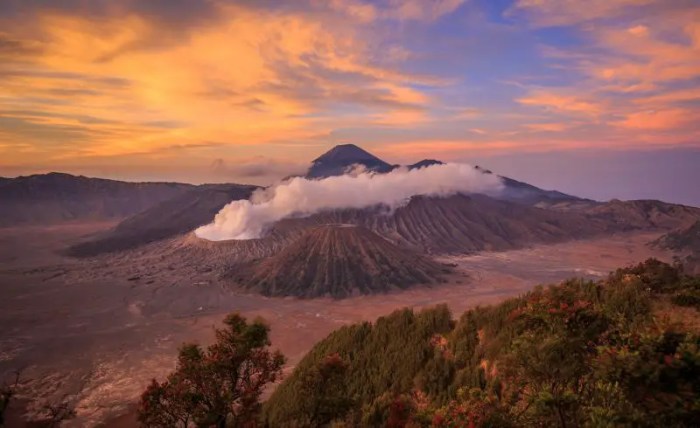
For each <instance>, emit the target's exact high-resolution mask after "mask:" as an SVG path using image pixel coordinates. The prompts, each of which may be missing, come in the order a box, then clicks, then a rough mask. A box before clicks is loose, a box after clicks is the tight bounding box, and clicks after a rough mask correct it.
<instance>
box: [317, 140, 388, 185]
mask: <svg viewBox="0 0 700 428" xmlns="http://www.w3.org/2000/svg"><path fill="white" fill-rule="evenodd" d="M353 166H361V167H364V168H365V169H367V170H369V171H373V172H380V173H384V172H389V171H391V170H392V169H393V168H394V167H393V166H392V165H390V164H388V163H387V162H384V161H383V160H381V159H379V158H378V157H376V156H374V155H373V154H371V153H369V152H367V151H365V150H363V149H361V148H359V147H357V146H356V145H354V144H341V145H339V146H335V147H333V148H332V149H330V150H329V151H327V152H326V153H324V154H323V155H321V156H319V157H318V158H316V159H314V161H313V163H312V165H311V168H309V171H308V172H307V173H306V177H307V178H326V177H332V176H336V175H343V174H345V173H346V172H348V170H349V169H351V168H352V167H353Z"/></svg>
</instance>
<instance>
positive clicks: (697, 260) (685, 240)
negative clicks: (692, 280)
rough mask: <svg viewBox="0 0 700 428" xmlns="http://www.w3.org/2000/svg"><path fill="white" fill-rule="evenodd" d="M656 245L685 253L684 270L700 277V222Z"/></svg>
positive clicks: (663, 238) (671, 234)
mask: <svg viewBox="0 0 700 428" xmlns="http://www.w3.org/2000/svg"><path fill="white" fill-rule="evenodd" d="M654 244H655V245H659V246H660V247H662V248H667V249H670V250H675V251H679V252H681V253H683V254H684V258H683V259H682V262H683V265H684V268H685V269H686V270H687V271H688V272H691V273H695V274H698V275H700V220H698V221H697V222H695V223H693V224H692V225H691V226H690V227H687V228H683V229H678V230H675V231H673V232H669V233H667V234H666V235H664V236H662V237H661V238H660V239H659V240H658V241H656V242H655V243H654Z"/></svg>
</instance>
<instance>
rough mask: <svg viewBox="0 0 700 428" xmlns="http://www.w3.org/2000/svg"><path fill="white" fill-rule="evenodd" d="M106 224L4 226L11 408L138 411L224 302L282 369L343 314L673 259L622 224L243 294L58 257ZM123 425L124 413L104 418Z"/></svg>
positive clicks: (113, 262) (100, 415)
mask: <svg viewBox="0 0 700 428" xmlns="http://www.w3.org/2000/svg"><path fill="white" fill-rule="evenodd" d="M111 226H113V223H81V224H67V225H65V224H64V225H58V226H41V227H39V226H34V227H21V228H6V229H0V326H1V327H0V376H2V377H1V378H0V379H9V378H11V377H12V376H13V372H14V371H20V373H21V374H20V382H21V384H20V385H21V387H20V394H19V398H20V400H19V401H18V402H17V403H19V404H22V406H21V407H19V404H17V403H16V405H15V408H14V409H13V410H14V415H15V416H14V417H15V418H17V417H18V416H17V415H18V414H20V413H22V414H24V413H26V414H27V415H30V416H31V415H33V414H36V412H37V410H38V409H39V407H40V406H41V405H42V404H43V403H46V402H57V401H61V400H66V401H68V402H69V403H71V404H72V405H74V406H75V409H76V411H77V417H76V418H75V419H73V420H72V421H70V422H69V423H68V424H67V426H95V425H98V424H100V423H104V422H105V421H120V419H113V418H115V417H118V416H119V415H122V414H124V413H131V415H132V416H130V417H132V418H133V403H134V402H135V401H136V400H137V399H138V396H139V394H140V393H141V392H142V391H143V389H144V388H145V386H146V385H147V383H148V382H149V381H150V379H151V378H154V377H155V378H159V379H160V378H163V377H165V376H166V375H167V373H168V372H170V371H171V370H172V369H173V368H174V366H175V358H176V352H177V349H178V347H179V346H180V345H181V344H182V343H183V342H189V341H195V342H198V343H202V344H207V343H209V342H210V341H211V340H212V338H213V333H212V329H213V327H214V326H217V325H218V324H219V323H220V322H221V320H222V319H223V317H224V316H225V315H226V314H228V313H230V312H236V311H237V312H240V313H242V314H243V315H244V316H246V317H249V318H255V317H262V318H264V319H265V320H266V321H267V322H268V323H269V325H270V327H271V329H272V332H271V339H272V345H273V347H275V348H279V349H280V350H281V351H282V352H283V353H284V354H285V355H286V356H287V357H288V364H287V366H286V368H285V371H286V372H287V373H288V372H289V371H290V370H291V369H292V368H293V367H294V365H295V364H296V363H297V362H298V361H299V360H300V359H301V358H302V357H303V355H304V354H305V353H306V352H307V351H308V350H309V349H310V348H311V347H312V346H313V345H314V343H316V342H317V341H319V340H321V339H323V338H324V337H325V336H326V335H327V334H328V333H329V332H331V331H333V330H335V329H337V328H339V327H340V326H342V325H345V324H348V323H353V322H358V321H371V320H375V319H376V318H377V317H380V316H382V315H386V314H389V313H390V312H392V311H393V310H396V309H400V308H403V307H412V308H416V309H420V308H423V307H427V306H432V305H436V304H441V303H446V304H448V305H449V307H450V308H451V310H452V311H453V314H454V316H455V317H458V316H459V315H460V314H461V313H462V312H463V311H464V310H466V309H469V308H471V307H474V306H477V305H486V304H491V303H496V302H498V301H501V300H503V299H505V298H507V297H511V296H516V295H519V294H522V293H524V292H526V291H527V290H529V289H531V288H532V287H533V286H535V285H537V284H541V283H556V282H559V281H561V280H564V279H566V278H570V277H585V278H599V277H603V276H605V275H607V273H608V272H609V271H611V270H614V269H615V268H617V267H621V266H625V265H628V264H631V263H637V262H640V261H643V260H644V259H646V258H648V257H657V258H659V259H662V260H665V261H670V260H671V259H672V257H673V253H670V252H667V251H663V250H659V249H656V248H652V247H650V246H649V245H648V243H649V242H651V241H653V240H654V239H656V238H658V237H659V236H660V233H648V232H646V233H634V234H619V235H612V236H606V237H602V238H595V239H587V240H579V241H570V242H566V243H561V244H554V245H535V246H532V247H529V248H524V249H519V250H512V251H505V252H490V253H480V254H475V255H460V256H444V257H440V258H439V259H438V260H439V261H442V262H445V263H451V264H454V265H456V268H455V273H454V274H452V275H451V276H450V277H449V278H448V279H447V282H445V283H442V284H433V285H429V286H417V287H414V288H412V289H410V290H407V291H396V292H391V293H388V294H381V295H373V296H361V297H351V298H347V299H342V300H333V299H330V298H318V299H308V300H300V299H296V298H268V297H264V296H260V295H255V294H250V293H246V292H242V291H240V290H237V289H235V288H232V287H231V286H230V285H229V284H227V283H225V282H222V281H221V280H219V279H218V276H217V275H216V274H215V273H214V272H211V271H207V270H204V271H198V270H197V269H191V268H185V267H184V266H185V265H186V263H184V261H167V260H165V261H163V260H161V263H160V264H158V263H156V262H155V261H154V260H152V259H149V258H148V257H145V256H144V257H141V258H139V257H133V256H132V257H130V258H127V259H124V258H120V257H114V258H110V257H104V258H98V259H93V260H79V259H73V258H69V257H66V256H63V255H61V252H62V251H63V250H64V249H65V248H66V247H67V246H68V245H70V244H71V243H74V242H76V241H77V240H79V239H81V238H83V237H84V236H86V235H89V234H91V233H95V232H98V231H100V230H105V229H107V228H109V227H111ZM161 258H162V257H161ZM180 262H183V263H180ZM138 264H147V265H149V266H147V267H148V268H149V269H147V270H149V271H150V272H151V273H152V274H151V275H149V276H147V277H143V276H140V275H139V274H134V272H139V271H141V270H143V269H140V267H139V266H135V265H138ZM154 266H155V267H156V268H155V270H154ZM180 266H183V268H180ZM153 272H155V273H153ZM120 423H121V424H122V425H124V420H123V418H122V419H121V422H112V423H108V424H107V425H109V426H119V424H120Z"/></svg>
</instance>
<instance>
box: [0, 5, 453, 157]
mask: <svg viewBox="0 0 700 428" xmlns="http://www.w3.org/2000/svg"><path fill="white" fill-rule="evenodd" d="M339 4H340V3H338V4H336V6H337V5H339ZM351 6H352V7H351ZM372 10H373V9H372V8H371V7H369V6H367V7H364V6H363V5H362V4H359V3H358V4H355V5H348V4H346V9H345V12H346V13H349V14H353V15H355V16H356V17H357V18H358V19H361V20H370V19H372V18H373V17H372V15H373V13H374V12H372ZM334 24H335V25H333V26H327V25H324V23H323V22H322V21H318V20H316V19H314V17H313V16H311V15H306V14H300V13H299V14H298V13H293V12H289V13H277V12H274V13H273V12H266V11H264V10H251V9H248V8H246V7H243V6H225V7H224V6H222V7H221V8H220V9H219V19H217V21H216V22H213V23H211V25H208V26H206V27H201V28H198V29H197V31H195V32H192V33H191V34H189V36H188V37H183V39H182V40H179V41H178V43H164V44H162V45H158V46H156V47H155V48H148V46H149V45H150V44H152V43H155V42H154V41H153V40H158V38H159V37H160V35H161V34H163V32H162V31H161V29H160V28H159V26H158V24H157V23H155V22H153V21H149V20H147V19H145V18H143V17H141V16H138V15H129V16H127V17H119V18H113V19H110V18H105V19H101V20H99V21H96V20H90V19H87V18H83V17H80V16H77V15H76V16H69V15H65V14H60V13H56V12H52V13H47V12H45V13H42V14H41V15H40V16H39V18H38V20H37V23H36V29H33V30H32V31H27V30H25V29H22V28H15V29H14V31H16V33H17V34H18V38H23V40H27V43H33V44H36V45H38V46H40V47H41V49H38V50H37V52H36V53H35V55H33V56H32V57H30V59H29V62H27V60H26V59H25V58H22V59H21V60H22V64H20V63H19V62H18V61H19V59H18V58H17V57H14V58H13V61H14V62H12V61H8V62H5V63H4V64H2V65H0V73H3V74H4V75H8V76H9V78H6V79H3V80H2V81H0V92H2V93H3V94H6V95H5V96H3V97H1V98H0V113H1V112H8V111H14V112H16V113H15V114H14V116H13V118H14V119H13V120H14V121H15V122H16V123H17V125H16V126H13V127H6V128H5V129H4V130H3V138H5V139H8V140H18V141H19V140H21V141H25V142H28V143H29V144H35V145H36V147H37V148H38V149H39V150H40V151H41V150H43V152H44V155H45V157H46V158H47V159H49V158H56V156H60V157H64V156H74V157H79V156H86V155H89V156H119V155H127V154H130V153H144V152H148V153H153V152H157V151H158V150H161V149H162V150H167V149H168V148H169V147H172V146H173V145H174V144H175V145H179V146H181V147H198V146H197V144H198V143H199V142H201V141H226V142H228V143H230V144H231V145H233V146H236V145H239V144H262V143H266V142H270V141H273V140H277V139H279V138H280V137H281V136H284V138H286V139H288V140H290V141H294V140H303V139H306V138H310V137H312V136H314V135H318V134H323V133H330V132H331V131H332V129H333V128H334V126H336V125H337V122H338V121H327V120H324V119H323V118H319V117H317V116H316V114H317V113H318V112H323V111H324V110H325V109H328V108H331V107H332V105H333V103H338V104H350V105H356V106H358V107H359V108H360V109H364V110H365V111H366V113H365V114H366V117H367V119H368V120H370V121H371V120H374V118H376V116H377V115H378V114H379V115H385V116H386V117H387V118H392V117H393V118H399V119H394V120H399V121H400V122H403V121H408V120H409V118H408V117H406V118H403V119H401V117H402V116H411V117H412V118H413V120H415V119H416V115H419V114H420V113H419V110H421V109H423V108H424V107H425V106H426V105H427V104H429V103H430V102H431V100H430V99H429V97H428V96H426V95H425V94H423V93H422V92H421V91H419V90H417V89H414V88H413V87H412V86H410V84H413V83H416V82H422V83H423V84H426V85H430V84H440V83H439V81H438V80H437V79H433V78H431V77H429V76H418V75H410V74H404V73H402V72H400V71H398V70H397V69H396V68H394V67H392V66H391V64H390V63H387V62H386V61H385V62H384V63H383V64H382V65H381V66H380V65H377V64H376V63H375V62H374V60H373V59H372V58H373V53H372V52H371V51H370V50H369V48H368V45H367V42H366V41H365V40H364V39H363V37H361V33H359V32H358V31H359V30H358V29H356V28H354V27H353V26H352V25H349V24H348V25H343V24H342V23H337V22H334ZM158 43H159V42H158ZM61 76H62V77H61ZM18 112H19V113H18ZM33 112H42V114H43V115H42V116H37V115H36V114H33ZM403 112H405V113H403ZM334 122H335V123H334ZM149 124H158V126H151V125H149ZM163 124H165V125H167V126H161V125H163ZM32 126H33V127H34V130H33V131H31V132H30V128H31V127H32ZM37 130H41V132H37ZM51 137H53V138H52V140H54V141H55V142H56V144H55V145H54V146H53V148H48V147H46V145H45V144H43V141H42V140H45V139H46V138H51ZM59 143H62V144H59ZM67 146H70V147H71V149H67V148H66V147H67ZM59 147H60V149H59ZM61 151H62V153H58V152H61ZM3 154H4V155H6V156H7V157H6V160H14V161H17V162H20V161H23V160H25V159H26V158H21V157H19V155H18V154H16V153H10V152H7V151H5V152H3ZM13 157H14V159H12V158H13Z"/></svg>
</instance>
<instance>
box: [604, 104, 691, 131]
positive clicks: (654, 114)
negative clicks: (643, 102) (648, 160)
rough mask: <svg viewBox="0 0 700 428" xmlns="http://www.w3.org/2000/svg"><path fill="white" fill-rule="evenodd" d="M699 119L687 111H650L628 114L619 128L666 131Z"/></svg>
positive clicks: (618, 123)
mask: <svg viewBox="0 0 700 428" xmlns="http://www.w3.org/2000/svg"><path fill="white" fill-rule="evenodd" d="M693 119H697V117H696V116H695V115H694V114H693V113H692V112H689V111H687V110H683V109H672V110H660V111H656V110H650V111H641V112H635V113H630V114H628V115H627V116H626V117H625V119H624V120H622V121H620V122H616V124H617V125H618V126H621V127H624V128H632V129H642V130H665V129H672V128H677V127H679V126H682V125H684V124H686V123H688V122H689V121H691V120H693Z"/></svg>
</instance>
